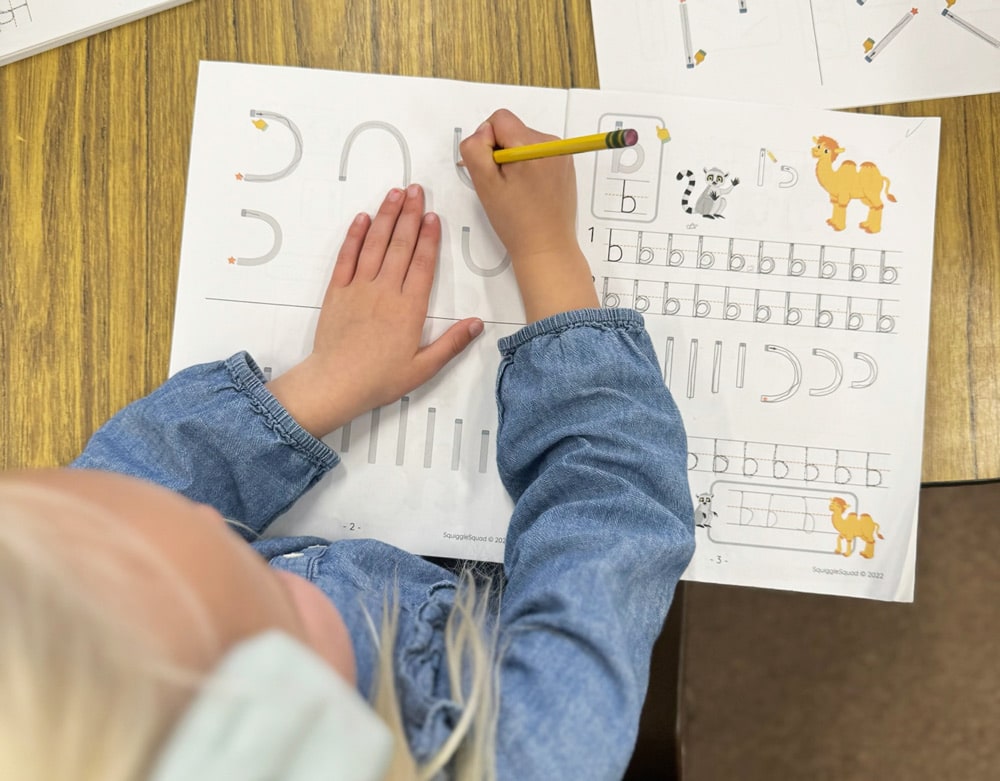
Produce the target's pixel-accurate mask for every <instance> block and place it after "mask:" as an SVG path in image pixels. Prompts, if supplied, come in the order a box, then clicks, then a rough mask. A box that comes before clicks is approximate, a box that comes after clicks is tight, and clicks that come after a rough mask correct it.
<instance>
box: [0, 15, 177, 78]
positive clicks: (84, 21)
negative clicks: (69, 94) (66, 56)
mask: <svg viewBox="0 0 1000 781" xmlns="http://www.w3.org/2000/svg"><path fill="white" fill-rule="evenodd" d="M186 2H189V0H0V65H6V64H7V63H9V62H14V61H15V60H20V59H22V58H24V57H30V56H31V55H33V54H38V53H39V52H43V51H45V50H46V49H52V48H55V47H56V46H62V45H63V44H64V43H70V42H71V41H77V40H79V39H80V38H85V37H86V36H88V35H93V34H94V33H99V32H102V31H104V30H108V29H110V28H112V27H116V26H117V25H120V24H125V23H126V22H131V21H133V20H134V19H139V18H141V17H143V16H149V15H150V14H154V13H156V12H158V11H165V10H166V9H168V8H172V7H173V6H175V5H180V4H181V3H186Z"/></svg>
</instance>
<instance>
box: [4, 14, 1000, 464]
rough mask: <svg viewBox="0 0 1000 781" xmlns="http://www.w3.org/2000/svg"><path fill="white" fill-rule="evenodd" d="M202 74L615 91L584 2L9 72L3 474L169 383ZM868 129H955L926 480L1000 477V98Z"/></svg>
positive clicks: (949, 134) (207, 24) (373, 23)
mask: <svg viewBox="0 0 1000 781" xmlns="http://www.w3.org/2000/svg"><path fill="white" fill-rule="evenodd" d="M202 59H209V60H233V61H241V62H255V63H268V64H276V65H297V66H305V67H316V68H334V69H341V70H354V71H368V72H374V73H392V74H400V75H415V76H437V77H443V78H452V79H466V80H471V81H487V82H499V83H509V84H523V85H534V86H545V87H564V88H565V87H596V86H597V85H598V80H597V65H596V59H595V54H594V44H593V32H592V29H591V20H590V10H589V5H588V4H587V2H586V1H585V0H504V2H496V1H495V0H492V1H491V0H382V1H381V2H379V0H367V1H365V2H361V1H357V2H346V0H345V1H344V2H331V0H294V2H293V0H267V1H266V2H265V1H263V0H195V1H194V2H191V3H188V4H186V5H183V6H180V7H178V8H175V9H173V10H170V11H166V12H164V13H161V14H158V15H156V16H152V17H149V18H147V19H145V20H142V21H138V22H134V23H132V24H129V25H125V26H123V27H119V28H116V29H114V30H110V31H108V32H106V33H102V34H99V35H96V36H92V37H90V38H88V39H85V40H83V41H80V42H78V43H74V44H70V45H67V46H63V47H60V48H58V49H54V50H51V51H49V52H46V53H43V54H40V55H37V56H35V57H32V58H29V59H27V60H23V61H20V62H16V63H13V64H11V65H8V66H6V67H4V68H0V361H2V363H0V391H2V404H0V442H2V443H3V446H2V448H0V467H4V468H10V467H19V466H41V465H56V464H64V463H66V462H68V461H69V460H71V459H72V458H73V457H74V456H76V454H78V453H79V452H80V450H81V448H82V447H83V446H84V444H85V443H86V440H87V438H88V437H89V436H90V434H91V433H92V432H93V431H94V430H95V429H96V428H97V427H99V426H100V425H101V423H103V422H104V421H105V420H107V418H108V417H110V416H111V415H112V414H114V412H116V411H117V410H118V409H120V408H121V407H122V406H124V405H125V404H127V403H128V402H129V401H132V400H133V399H135V398H137V397H139V396H142V395H144V394H146V393H148V392H149V391H151V390H153V389H154V388H155V387H156V386H157V385H158V384H159V383H161V382H162V381H163V380H164V379H165V378H166V371H167V359H168V354H169V345H170V334H171V327H172V318H173V306H174V292H175V286H176V276H177V264H178V258H179V252H180V237H181V224H182V216H183V208H184V196H185V192H184V188H185V180H186V169H187V158H188V149H189V143H190V131H191V120H192V112H193V107H194V97H195V78H196V74H197V69H198V62H199V60H202ZM865 111H869V112H870V111H875V112H878V113H883V112H884V113H890V114H906V115H913V116H915V115H940V116H941V117H942V118H943V124H942V149H941V153H942V154H941V167H940V183H939V187H938V213H937V215H938V216H937V224H936V240H935V272H934V291H933V311H932V324H931V347H930V369H929V377H928V385H927V415H926V435H925V448H924V465H923V477H924V480H925V481H926V482H943V481H964V480H977V479H990V478H1000V221H998V217H997V200H998V194H1000V193H998V190H1000V186H998V179H1000V164H998V163H997V160H998V157H1000V140H998V139H1000V95H996V94H994V95H983V96H974V97H967V98H958V99H949V100H937V101H924V102H920V103H911V104H900V105H894V106H889V107H883V108H877V109H866V110H865ZM916 391H917V389H914V392H916Z"/></svg>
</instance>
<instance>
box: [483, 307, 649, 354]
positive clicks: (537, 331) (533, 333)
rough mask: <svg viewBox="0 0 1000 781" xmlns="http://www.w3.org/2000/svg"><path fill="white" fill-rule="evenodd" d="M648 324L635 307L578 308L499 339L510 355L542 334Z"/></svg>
mask: <svg viewBox="0 0 1000 781" xmlns="http://www.w3.org/2000/svg"><path fill="white" fill-rule="evenodd" d="M645 327H646V325H645V321H644V320H643V319H642V315H640V314H639V313H638V312H636V311H635V310H634V309H574V310H573V311H571V312H560V313H559V314H557V315H552V316H551V317H546V318H543V319H541V320H537V321H535V322H534V323H531V324H530V325H526V326H525V327H524V328H522V329H521V330H520V331H518V332H517V333H513V334H511V335H510V336H505V337H503V338H502V339H500V340H498V341H497V347H498V348H499V350H500V353H501V355H509V354H511V353H512V352H514V351H515V350H516V349H517V348H518V347H521V346H522V345H524V344H526V343H528V342H530V341H531V340H532V339H534V338H536V337H538V336H546V335H552V334H557V333H561V332H562V331H568V330H569V329H571V328H602V329H608V330H614V329H620V330H625V331H633V330H634V331H642V330H644V329H645Z"/></svg>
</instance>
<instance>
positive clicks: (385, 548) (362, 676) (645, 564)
mask: <svg viewBox="0 0 1000 781" xmlns="http://www.w3.org/2000/svg"><path fill="white" fill-rule="evenodd" d="M499 348H500V353H501V360H500V367H499V372H498V378H497V403H498V412H499V426H498V440H497V460H498V467H499V472H500V476H501V478H502V480H503V482H504V485H505V487H506V489H507V490H508V492H509V493H510V495H511V497H512V498H513V500H514V502H515V508H514V513H513V516H512V518H511V521H510V527H509V531H508V535H507V545H506V553H505V558H504V562H503V593H502V598H501V600H500V608H499V613H498V614H497V619H496V620H497V622H498V633H499V647H500V649H501V650H502V657H501V662H500V674H499V675H500V711H499V726H498V735H497V758H496V762H497V771H498V774H499V778H501V779H517V780H518V781H528V780H529V779H547V780H548V779H556V778H573V779H613V778H620V777H621V776H622V774H623V773H624V771H625V768H626V767H627V765H628V761H629V758H630V756H631V752H632V749H633V747H634V744H635V739H636V734H637V730H638V723H639V715H640V712H641V709H642V704H643V700H644V698H645V693H646V687H647V682H648V674H649V662H650V656H651V651H652V646H653V642H654V641H655V639H656V637H657V635H658V634H659V631H660V629H661V627H662V625H663V621H664V618H665V616H666V612H667V608H668V607H669V605H670V601H671V599H672V597H673V594H674V588H675V586H676V584H677V581H678V579H679V577H680V575H681V573H682V572H683V571H684V569H685V567H686V566H687V564H688V561H689V560H690V558H691V556H692V554H693V551H694V532H693V515H692V504H691V498H690V493H689V489H688V481H687V465H686V461H687V442H686V438H685V434H684V429H683V425H682V423H681V419H680V415H679V413H678V411H677V408H676V406H675V405H674V402H673V400H672V398H671V396H670V393H669V391H668V390H667V389H666V387H665V386H664V384H663V381H662V379H661V376H660V372H659V365H658V362H657V358H656V355H655V353H654V351H653V347H652V344H651V342H650V340H649V337H648V335H647V334H646V331H645V329H644V326H643V321H642V317H641V316H640V315H639V314H637V313H636V312H633V311H631V310H616V309H588V310H579V311H575V312H568V313H564V314H560V315H556V316H554V317H550V318H547V319H545V320H542V321H539V322H536V323H533V324H531V325H528V326H526V327H524V328H523V329H521V330H520V331H518V332H517V333H515V334H513V335H511V336H509V337H506V338H504V339H502V340H501V341H500V343H499ZM338 462H339V457H338V456H337V454H336V453H335V452H334V451H333V450H331V449H330V448H329V447H328V446H327V445H326V444H324V443H323V442H322V441H320V440H317V439H315V438H314V437H312V436H310V435H309V434H308V433H307V432H306V431H304V430H303V429H302V428H301V427H300V426H299V425H298V424H296V423H295V421H294V420H293V419H292V418H291V416H290V415H289V414H288V412H287V411H285V409H284V408H283V407H282V406H281V405H280V404H279V403H278V402H277V400H276V399H275V398H274V397H273V396H272V395H271V394H270V393H269V391H268V390H267V388H266V387H265V385H264V379H263V376H262V374H261V372H260V371H259V369H258V368H257V366H256V364H255V363H254V362H253V360H252V359H251V358H250V356H248V355H247V354H245V353H241V354H237V355H234V356H233V357H231V358H229V359H228V360H227V361H224V362H218V363H212V364H205V365H200V366H193V367H191V368H189V369H186V370H184V371H182V372H179V373H178V374H176V375H175V376H174V377H172V378H171V379H169V380H168V381H167V382H166V383H165V384H164V385H163V386H161V387H160V388H159V389H158V390H156V391H155V392H153V393H152V394H150V395H149V396H148V397H146V398H144V399H141V400H139V401H137V402H135V403H133V404H131V405H130V406H128V407H126V408H125V409H124V410H122V411H121V412H120V413H118V415H116V416H115V417H114V418H112V419H111V420H110V421H109V422H108V423H107V424H106V425H105V426H104V427H102V428H101V430H100V431H98V432H97V433H96V434H95V435H94V437H93V438H92V440H91V441H90V443H89V444H88V446H87V448H86V450H85V451H84V452H83V454H82V455H81V456H80V457H79V458H78V459H77V460H76V461H75V462H74V463H73V466H76V467H80V468H90V469H103V470H110V471H117V472H123V473H126V474H130V475H134V476H137V477H140V478H144V479H147V480H151V481H154V482H156V483H159V484H161V485H164V486H167V487H169V488H171V489H173V490H175V491H178V492H180V493H182V494H184V495H185V496H187V497H189V498H191V499H193V500H195V501H198V502H203V503H206V504H209V505H212V506H214V507H215V508H216V509H217V510H218V511H219V512H220V513H222V514H223V515H224V516H225V517H227V518H231V519H237V520H238V521H239V522H240V523H241V524H242V525H244V526H245V527H246V528H244V529H241V530H240V531H241V533H242V534H243V535H244V536H245V537H246V538H247V539H248V541H250V542H251V543H252V544H253V546H254V547H255V548H256V549H257V550H258V551H259V552H260V553H261V554H262V555H263V556H264V557H266V559H267V560H268V561H269V562H270V564H271V565H272V566H273V567H276V568H280V569H283V570H287V571H290V572H293V573H295V574H298V575H301V576H302V577H305V578H307V579H308V580H310V581H312V582H313V583H314V584H316V585H317V586H319V587H320V588H321V589H322V590H323V591H324V592H325V593H326V594H327V595H328V596H329V597H330V599H331V600H333V602H334V604H335V605H336V606H337V608H338V609H339V610H340V612H341V613H342V615H343V617H344V620H345V622H346V624H347V627H348V629H349V631H350V634H351V637H352V639H353V643H354V651H355V655H356V657H357V666H358V686H359V688H360V690H361V691H362V693H363V694H365V695H366V696H368V695H370V692H371V688H372V684H373V674H374V670H375V666H376V654H377V652H376V647H375V642H374V639H373V635H372V632H371V629H370V626H371V620H372V619H373V620H374V623H375V625H376V626H377V625H378V623H379V621H380V617H381V612H382V600H383V596H384V595H385V593H386V589H387V587H389V588H391V587H392V585H393V584H398V594H399V607H400V626H399V635H398V638H397V646H396V649H395V656H396V670H397V672H396V678H397V688H398V692H399V697H400V703H401V708H402V714H403V720H404V725H405V729H406V732H407V735H408V737H409V740H410V744H411V747H412V749H413V752H414V754H415V756H416V757H417V758H418V760H420V759H426V758H427V757H428V756H430V755H432V754H433V753H434V751H435V750H436V749H437V748H438V747H439V746H440V745H441V744H442V742H443V741H444V740H445V738H446V737H447V736H448V734H449V733H450V731H451V729H452V727H453V725H454V724H455V723H456V721H457V719H458V717H459V716H460V709H459V707H458V706H457V705H456V704H455V703H454V702H453V701H452V699H451V695H450V687H449V681H448V674H447V670H446V668H445V667H444V666H443V659H444V636H443V629H444V623H445V621H446V619H447V617H448V613H449V610H450V608H451V605H452V600H453V596H454V593H455V582H456V577H455V575H454V574H453V572H452V571H451V570H450V569H448V568H447V567H444V566H441V565H440V564H439V563H435V562H432V561H429V560H426V559H423V558H420V557H419V556H415V555H413V554H411V553H407V552H405V551H402V550H400V549H398V548H395V547H392V546H390V545H387V544H384V543H381V542H378V541H376V540H355V539H352V540H341V541H334V542H329V541H326V540H322V539H319V538H312V537H285V538H277V539H258V536H259V535H260V534H261V533H262V532H264V530H265V529H266V528H267V526H268V524H269V523H270V522H271V521H273V520H274V518H275V517H276V516H278V515H279V514H280V513H282V512H283V511H284V510H286V509H287V508H288V507H289V506H290V505H292V504H293V503H294V502H295V501H296V500H297V499H298V498H299V497H300V496H302V494H303V493H304V492H305V491H307V490H308V489H309V488H310V487H311V486H313V485H314V484H315V483H316V482H317V481H318V480H320V479H321V478H322V477H323V475H325V474H326V473H327V472H328V471H329V470H331V469H333V468H335V467H336V466H337V464H338ZM401 522H402V521H401ZM366 611H367V614H366Z"/></svg>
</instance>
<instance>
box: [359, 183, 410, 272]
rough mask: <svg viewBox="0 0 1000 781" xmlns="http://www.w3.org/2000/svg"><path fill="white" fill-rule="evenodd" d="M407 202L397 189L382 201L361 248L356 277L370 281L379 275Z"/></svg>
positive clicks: (390, 191) (401, 192)
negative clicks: (393, 233) (397, 222)
mask: <svg viewBox="0 0 1000 781" xmlns="http://www.w3.org/2000/svg"><path fill="white" fill-rule="evenodd" d="M405 200H406V194H405V193H404V192H403V191H402V190H400V189H399V188H397V187H393V188H392V189H391V190H389V193H388V194H387V195H386V196H385V198H384V199H383V200H382V205H381V206H379V209H378V212H377V213H376V214H375V219H373V220H372V224H371V227H370V228H369V229H368V235H367V236H366V237H365V241H364V244H363V245H362V247H361V254H360V257H359V258H358V267H357V270H356V271H355V276H357V277H359V278H360V279H368V280H370V279H374V278H375V277H376V276H377V275H378V272H379V269H381V268H382V261H383V260H384V259H385V252H386V249H387V248H388V247H389V242H390V241H391V240H392V232H393V231H394V230H395V228H396V220H398V219H399V213H400V212H401V211H402V209H403V202H404V201H405Z"/></svg>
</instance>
